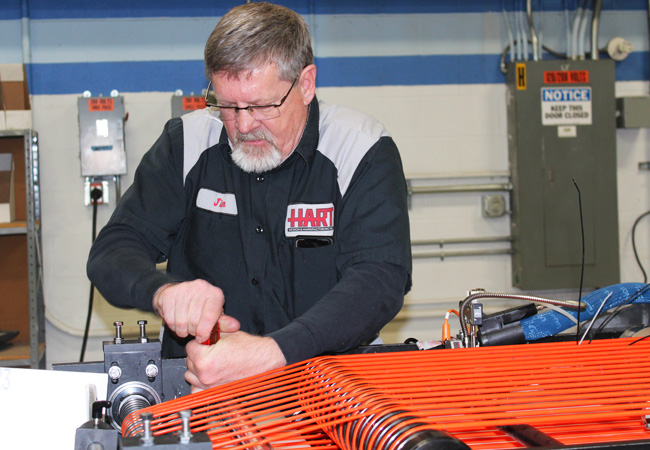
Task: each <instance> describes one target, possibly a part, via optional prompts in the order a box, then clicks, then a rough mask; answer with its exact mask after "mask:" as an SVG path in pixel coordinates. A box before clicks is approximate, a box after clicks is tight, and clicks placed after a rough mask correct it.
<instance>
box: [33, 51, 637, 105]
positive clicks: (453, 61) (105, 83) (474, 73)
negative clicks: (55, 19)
mask: <svg viewBox="0 0 650 450" xmlns="http://www.w3.org/2000/svg"><path fill="white" fill-rule="evenodd" d="M648 56H649V55H648V52H638V53H633V54H632V55H630V56H629V57H628V58H627V59H626V60H624V61H622V62H620V63H617V65H616V79H617V80H618V81H638V80H647V79H649V78H650V64H649V63H648ZM316 64H317V66H318V87H345V86H399V85H402V86H415V85H444V84H494V83H503V82H504V81H505V77H504V76H503V74H501V72H500V71H499V56H498V55H433V56H395V57H377V58H374V57H362V58H320V59H317V61H316ZM28 74H29V86H30V91H31V93H32V94H33V95H54V94H75V93H77V94H80V93H82V92H83V91H85V90H89V91H91V92H92V93H93V95H100V94H102V95H108V94H109V93H110V91H111V90H112V89H117V90H118V91H120V92H170V93H171V92H174V91H175V90H177V89H181V90H183V92H184V93H186V94H188V93H190V92H196V93H199V92H200V91H201V90H202V89H203V88H205V86H206V84H207V83H206V80H205V78H204V76H203V62H202V61H196V60H192V61H139V62H114V63H70V64H32V65H31V66H30V67H29V69H28Z"/></svg>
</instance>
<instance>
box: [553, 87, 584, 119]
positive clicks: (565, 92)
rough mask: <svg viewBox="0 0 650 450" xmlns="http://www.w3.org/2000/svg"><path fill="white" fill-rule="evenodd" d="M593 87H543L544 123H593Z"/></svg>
mask: <svg viewBox="0 0 650 450" xmlns="http://www.w3.org/2000/svg"><path fill="white" fill-rule="evenodd" d="M591 122H592V114H591V88H590V87H581V88H569V87H566V88H559V87H558V88H542V125H591Z"/></svg>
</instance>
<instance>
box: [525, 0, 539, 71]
mask: <svg viewBox="0 0 650 450" xmlns="http://www.w3.org/2000/svg"><path fill="white" fill-rule="evenodd" d="M526 15H527V16H528V28H530V42H531V45H532V46H533V61H539V47H538V44H537V33H536V32H535V24H534V23H533V0H526Z"/></svg>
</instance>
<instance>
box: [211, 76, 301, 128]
mask: <svg viewBox="0 0 650 450" xmlns="http://www.w3.org/2000/svg"><path fill="white" fill-rule="evenodd" d="M298 78H300V77H299V76H298V77H296V78H294V80H293V83H291V87H289V90H288V91H287V93H286V94H285V95H284V97H282V100H280V103H278V104H271V105H249V106H244V107H241V108H240V107H239V106H220V105H218V104H217V103H212V102H210V100H208V96H209V94H210V86H212V80H210V82H209V83H208V88H207V89H206V90H205V106H207V107H210V108H218V109H230V110H233V111H235V117H236V116H237V112H238V111H248V112H249V113H251V114H252V111H254V110H256V109H262V108H271V107H273V108H276V109H277V108H279V107H280V106H282V105H283V104H284V102H285V100H286V99H287V98H288V97H289V94H291V91H292V90H293V87H294V86H295V85H296V82H297V81H298ZM277 117H279V116H276V117H274V119H276V118H277ZM258 120H259V119H258ZM261 120H270V119H261Z"/></svg>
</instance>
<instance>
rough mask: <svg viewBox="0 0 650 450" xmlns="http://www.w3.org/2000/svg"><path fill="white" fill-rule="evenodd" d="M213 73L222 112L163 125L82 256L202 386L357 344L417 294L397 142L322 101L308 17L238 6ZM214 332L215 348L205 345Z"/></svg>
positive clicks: (366, 120) (208, 52) (224, 22)
mask: <svg viewBox="0 0 650 450" xmlns="http://www.w3.org/2000/svg"><path fill="white" fill-rule="evenodd" d="M205 64H206V75H207V77H208V79H209V80H210V82H211V85H212V86H213V88H214V96H215V99H216V104H217V105H218V106H219V110H217V109H216V108H213V107H210V108H206V109H205V110H200V111H197V112H194V113H191V114H187V115H185V116H183V117H182V118H176V119H172V120H170V121H169V122H168V123H167V125H166V126H165V130H164V132H163V134H162V135H161V137H160V138H159V139H158V141H157V142H156V143H155V144H154V145H153V147H152V148H151V149H150V150H149V152H147V154H146V155H145V156H144V157H143V159H142V162H141V163H140V166H139V167H138V169H137V171H136V174H135V179H134V182H133V185H132V186H131V187H130V188H129V189H128V191H127V192H126V193H125V195H124V196H123V198H122V200H121V201H120V203H119V205H118V206H117V208H116V211H115V213H114V214H113V216H112V218H111V219H110V221H109V223H108V224H107V225H106V227H105V228H104V229H103V230H102V231H101V232H100V234H99V236H98V237H97V239H96V241H95V243H94V244H93V247H92V249H91V251H90V258H89V261H88V276H89V278H90V279H91V280H92V281H93V282H94V283H95V285H96V286H97V288H98V289H99V290H100V292H102V294H103V295H104V297H105V298H106V299H107V300H108V301H109V302H111V303H112V304H114V305H116V306H122V307H137V308H140V309H142V310H149V311H151V310H154V311H155V312H156V313H157V314H159V315H160V316H161V317H162V319H163V321H164V323H165V324H166V327H167V330H166V334H165V337H164V338H163V352H164V354H165V355H167V356H179V355H183V345H185V344H186V345H185V351H186V354H187V368H188V371H187V372H186V379H187V381H188V382H189V383H191V384H192V386H193V388H195V389H204V388H207V387H211V386H215V385H218V384H222V383H225V382H228V381H232V380H236V379H239V378H242V377H245V376H249V375H254V374H257V373H261V372H264V371H267V370H271V369H275V368H278V367H282V366H283V365H286V364H291V363H294V362H297V361H301V360H304V359H307V358H310V357H313V356H316V355H318V354H321V353H324V352H340V351H345V350H349V349H351V348H354V347H356V346H359V345H360V344H362V343H364V342H365V341H367V340H368V339H370V338H372V337H373V336H375V335H376V334H377V333H378V332H379V330H380V329H381V328H382V327H383V326H384V325H385V324H386V323H387V322H389V321H390V320H391V319H392V318H393V317H394V316H395V315H396V314H397V312H398V311H399V309H400V308H401V306H402V303H403V298H404V294H405V293H406V292H407V291H408V290H409V288H410V285H411V281H410V280H411V253H410V240H409V224H408V214H407V207H406V183H405V180H404V175H403V171H402V166H401V162H400V158H399V154H398V151H397V148H396V147H395V144H394V142H393V141H392V139H391V138H390V136H389V134H388V133H387V132H386V130H385V129H384V128H383V126H382V125H381V124H379V123H378V122H376V121H375V120H374V119H372V118H370V117H368V116H366V115H363V114H361V113H358V112H355V111H352V110H350V109H347V108H341V107H335V106H327V105H325V104H323V103H319V102H318V101H317V100H316V97H315V86H316V67H315V66H314V64H313V54H312V49H311V42H310V38H309V33H308V30H307V26H306V24H305V22H304V20H303V19H302V18H301V17H300V16H299V15H298V14H296V13H295V12H293V11H291V10H289V9H287V8H285V7H282V6H277V5H272V4H268V3H250V4H245V5H241V6H238V7H236V8H234V9H233V10H231V11H230V12H229V13H227V14H226V15H225V16H224V17H223V18H222V19H221V20H220V21H219V23H218V24H217V26H216V28H215V29H214V31H213V32H212V34H211V35H210V37H209V39H208V41H207V44H206V47H205ZM206 98H207V95H206ZM206 102H207V100H206ZM165 260H166V261H167V271H166V273H163V272H160V271H157V270H156V269H155V263H156V262H162V261H165ZM215 323H218V325H219V327H220V330H221V338H220V340H219V341H218V342H217V343H216V344H215V345H209V346H206V345H201V343H202V342H204V341H206V340H207V339H208V338H209V336H210V332H211V330H212V329H213V327H214V326H215Z"/></svg>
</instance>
